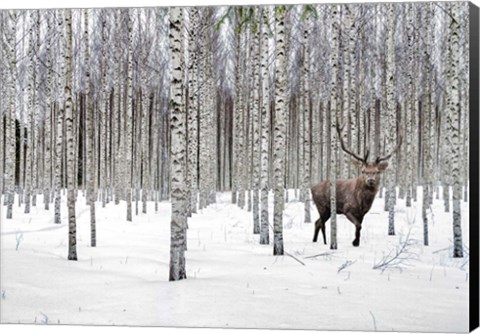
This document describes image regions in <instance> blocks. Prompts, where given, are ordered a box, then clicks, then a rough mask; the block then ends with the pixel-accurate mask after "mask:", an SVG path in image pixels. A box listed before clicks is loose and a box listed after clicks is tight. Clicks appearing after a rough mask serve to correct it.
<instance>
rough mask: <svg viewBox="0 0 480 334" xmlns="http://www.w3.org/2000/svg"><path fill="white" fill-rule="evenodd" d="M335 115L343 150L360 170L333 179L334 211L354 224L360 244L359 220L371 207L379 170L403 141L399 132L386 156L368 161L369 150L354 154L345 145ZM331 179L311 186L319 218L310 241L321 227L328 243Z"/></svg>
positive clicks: (360, 221) (361, 220)
mask: <svg viewBox="0 0 480 334" xmlns="http://www.w3.org/2000/svg"><path fill="white" fill-rule="evenodd" d="M338 124H339V122H338V119H337V133H338V138H339V140H340V145H341V147H342V150H343V151H344V152H345V153H347V154H349V155H350V156H352V157H353V159H354V160H353V163H354V164H355V165H356V166H357V167H359V168H360V169H361V174H360V175H359V176H358V177H357V178H354V179H348V180H337V181H336V186H337V187H336V194H335V200H336V207H337V209H336V213H337V214H343V215H345V216H346V217H347V219H348V220H350V221H351V222H352V223H353V224H354V225H355V239H354V240H353V243H352V244H353V246H355V247H357V246H359V245H360V231H361V230H362V222H363V217H364V216H365V214H366V213H367V212H368V211H369V210H370V208H371V207H372V203H373V200H374V199H375V196H376V194H377V192H378V182H379V180H380V173H382V172H383V171H385V169H386V168H387V167H388V162H387V161H386V160H388V159H390V157H391V156H392V155H393V154H394V153H395V152H396V151H397V150H398V149H399V148H400V145H401V144H402V136H400V138H399V141H398V143H397V146H396V147H395V148H394V149H393V151H392V152H390V153H389V154H387V155H385V156H379V157H377V158H376V159H375V160H374V161H373V162H368V153H369V152H368V150H367V152H366V153H365V156H364V157H361V156H359V155H358V154H355V153H354V152H352V151H351V150H350V149H348V148H347V147H346V146H345V143H344V142H343V139H342V129H343V126H341V127H339V126H338ZM330 185H331V182H330V181H323V182H320V183H319V184H317V185H316V186H314V187H313V188H312V189H311V191H312V198H313V201H314V203H315V206H316V207H317V210H318V213H319V215H320V218H318V220H317V221H316V222H315V232H314V234H313V242H317V239H318V233H319V232H320V230H321V231H322V235H323V242H324V243H325V244H327V238H326V236H325V223H326V222H327V220H328V219H330V214H331V210H330V203H331V198H330Z"/></svg>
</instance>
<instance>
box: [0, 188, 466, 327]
mask: <svg viewBox="0 0 480 334" xmlns="http://www.w3.org/2000/svg"><path fill="white" fill-rule="evenodd" d="M292 194H293V192H292ZM418 194H419V196H421V194H422V192H421V189H419V191H418ZM230 198H231V195H230V194H229V193H219V194H218V195H217V204H215V205H212V206H210V207H208V208H207V209H204V210H202V211H201V212H199V213H198V214H195V215H194V216H193V218H192V219H190V220H189V230H188V251H187V252H186V259H187V275H188V279H187V280H183V281H179V282H168V262H169V237H170V236H169V233H170V205H169V203H168V202H163V203H160V205H159V211H158V212H157V213H155V212H154V206H153V203H149V206H148V214H139V215H138V216H134V218H133V222H130V223H128V222H126V221H125V216H126V207H125V203H121V204H120V205H118V206H115V205H114V204H113V203H111V204H109V205H107V208H105V209H102V208H101V205H97V247H96V248H92V247H90V246H89V233H90V230H89V213H88V208H87V206H86V205H85V200H84V198H79V200H78V202H77V219H78V220H77V224H78V245H77V250H78V256H79V260H78V261H76V262H73V261H67V260H66V257H67V230H68V227H67V224H66V223H65V221H66V220H65V219H66V205H65V203H62V210H63V211H62V214H63V221H64V223H63V224H61V225H54V224H53V210H51V211H45V210H44V209H43V205H42V198H41V197H39V198H38V199H37V201H38V204H39V205H38V206H37V207H33V208H32V213H31V214H30V215H24V214H23V207H22V208H18V205H15V210H14V219H13V220H6V219H5V210H4V209H3V210H2V220H1V284H2V286H1V296H0V301H1V319H0V320H1V322H2V323H37V324H44V323H47V324H101V325H113V324H115V325H143V326H186V327H192V326H193V327H196V326H201V327H239V328H276V329H318V330H330V329H337V330H338V329H340V330H366V331H375V330H378V331H418V332H420V331H428V332H433V331H440V332H466V331H468V295H469V291H468V285H469V276H468V262H467V261H468V257H465V258H463V259H453V258H452V256H451V254H452V250H451V246H452V225H451V213H444V212H443V202H442V201H441V200H434V203H433V206H432V209H433V210H432V212H433V215H432V213H430V214H429V218H432V219H431V222H430V223H429V230H430V246H428V247H425V246H423V227H422V220H421V206H420V203H421V201H420V200H421V197H419V201H418V202H416V203H415V202H414V206H413V207H412V208H406V207H405V202H404V200H398V202H397V209H396V231H397V235H396V236H387V221H388V213H387V212H384V211H383V206H384V203H383V199H380V198H377V199H376V200H375V202H374V205H373V207H372V209H371V211H370V212H369V213H368V214H367V215H366V217H365V219H364V223H363V229H362V237H361V245H360V247H358V248H356V247H353V246H352V244H351V242H352V240H353V238H354V226H353V225H352V224H351V223H350V222H348V221H347V220H346V218H344V216H340V217H339V220H338V245H339V249H338V250H336V251H331V250H330V249H329V246H328V245H324V244H323V242H319V243H312V241H311V240H312V235H313V225H314V224H313V223H310V224H305V223H304V222H303V210H304V209H303V204H302V203H300V202H298V201H296V200H291V201H290V202H289V203H287V204H286V206H285V212H284V242H285V250H286V252H287V253H288V254H287V255H285V256H280V257H275V256H273V255H272V246H271V245H259V243H258V239H259V238H258V236H257V235H253V233H252V231H253V228H252V219H251V215H252V214H251V213H250V212H247V211H246V210H241V209H239V208H238V207H237V206H235V205H232V204H230ZM290 198H293V195H291V196H290ZM64 200H65V199H64ZM272 212H273V203H272V201H271V207H270V213H272ZM312 218H313V220H316V219H317V218H318V214H317V212H316V210H315V208H313V206H312ZM468 219H469V215H468V205H467V203H463V202H462V220H463V226H462V229H463V237H464V243H465V245H466V247H468V232H469V231H468ZM409 231H410V241H411V242H412V245H411V248H410V249H409V251H410V254H411V255H412V256H413V257H415V259H412V260H410V261H407V262H404V263H403V264H404V265H405V266H403V270H398V269H387V270H385V271H383V272H382V271H381V270H374V269H372V268H373V266H374V265H375V264H378V263H379V262H380V261H381V260H382V258H383V257H384V256H385V255H386V254H388V253H389V252H390V251H392V250H395V248H396V247H398V245H399V240H405V238H406V236H407V235H408V233H409ZM329 233H330V224H329V223H327V238H328V239H329ZM270 238H271V239H270V240H271V241H272V240H273V239H272V238H273V237H272V235H271V236H270ZM320 239H321V238H320ZM342 267H345V268H344V269H341V270H340V268H342Z"/></svg>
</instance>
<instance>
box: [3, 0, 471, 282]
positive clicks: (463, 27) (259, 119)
mask: <svg viewBox="0 0 480 334" xmlns="http://www.w3.org/2000/svg"><path fill="white" fill-rule="evenodd" d="M0 32H1V33H0V38H1V43H2V47H1V48H0V73H1V74H0V76H1V78H2V80H0V116H1V117H0V176H2V177H0V190H1V194H2V203H1V206H0V207H1V208H2V209H1V220H2V224H4V223H7V222H8V221H10V220H11V222H12V226H14V224H15V220H16V219H19V217H24V216H25V215H26V216H25V217H28V219H29V220H30V221H31V222H32V224H33V223H34V222H35V219H36V217H37V216H36V214H32V213H31V212H37V211H33V209H34V208H35V209H36V210H38V208H39V207H40V208H41V210H43V211H45V212H48V215H49V216H50V217H51V224H52V226H53V225H57V224H58V225H66V226H68V228H65V234H64V237H65V250H64V259H65V260H66V259H68V260H72V261H75V260H77V261H78V260H79V259H81V258H82V252H81V250H80V248H79V247H80V246H82V247H83V246H88V247H96V248H98V252H99V253H101V252H102V250H101V249H102V247H103V245H104V244H105V241H106V240H108V238H110V236H109V235H105V234H102V233H101V229H100V228H101V225H102V224H104V221H102V220H101V219H97V218H98V217H100V215H101V212H102V210H103V211H105V210H122V216H123V217H124V218H123V219H124V221H126V222H128V223H131V224H135V223H136V221H137V223H138V219H139V217H140V216H142V215H143V216H145V215H147V216H148V217H149V219H150V220H151V221H152V222H153V221H154V222H155V223H154V224H161V225H168V226H169V230H170V246H169V247H170V258H169V259H163V260H165V261H168V263H169V276H168V279H169V280H170V281H178V280H181V279H185V278H187V272H188V260H189V249H190V246H191V245H190V243H187V240H190V239H189V231H190V229H191V228H192V226H194V224H195V223H194V221H193V220H192V217H196V216H199V215H202V214H203V213H204V212H205V210H206V209H207V208H209V207H212V206H215V205H216V203H217V201H218V198H219V196H220V195H221V194H228V196H229V202H230V203H231V204H234V205H236V206H237V207H239V208H240V209H242V210H243V211H244V212H248V215H249V223H248V224H250V225H249V226H250V227H249V229H250V232H249V233H251V234H252V235H256V236H255V239H254V240H255V242H256V243H257V244H258V245H263V246H262V247H271V254H273V255H275V256H281V255H290V256H292V257H295V258H297V259H298V256H297V255H295V254H290V253H288V249H289V244H288V243H289V239H288V238H285V237H284V229H285V228H286V224H287V223H288V221H287V220H286V218H285V208H286V205H287V204H288V203H291V202H292V201H294V202H298V203H301V205H302V208H303V209H302V210H301V211H300V212H299V215H301V218H299V219H301V220H302V223H304V224H309V227H308V228H309V229H311V232H312V233H313V230H314V222H315V219H316V218H314V215H316V214H317V212H316V210H315V205H314V203H313V200H312V194H311V191H310V189H311V187H312V186H314V185H315V184H317V183H319V182H320V181H323V180H331V181H334V180H337V179H349V178H356V177H357V176H358V175H359V173H360V170H359V169H358V168H357V167H356V166H355V165H354V164H352V163H351V161H350V160H351V159H350V157H349V155H348V154H346V153H345V152H344V151H343V150H342V149H341V147H340V142H339V138H338V133H337V131H336V128H337V125H338V124H337V123H338V122H340V123H341V124H343V126H344V130H343V132H342V133H341V135H342V136H343V138H342V140H343V142H344V143H345V145H347V146H348V147H349V148H350V149H351V150H352V151H353V152H355V154H358V155H360V156H362V157H363V156H365V155H366V154H367V152H369V154H370V159H374V158H375V157H379V156H382V155H385V154H387V153H388V152H390V151H392V150H393V149H394V148H395V147H396V146H397V144H399V141H401V140H403V143H401V145H400V146H399V149H398V151H396V153H395V154H394V155H392V157H391V158H390V160H389V167H388V169H387V170H386V171H385V173H383V174H382V177H381V183H380V187H379V192H378V195H377V199H376V200H375V201H382V203H383V201H384V203H385V204H384V207H383V210H385V211H386V212H388V219H386V220H385V221H382V222H381V223H382V224H383V225H382V226H384V237H383V238H388V237H389V235H390V236H392V235H396V233H397V231H396V228H395V227H396V224H398V219H397V218H396V217H397V216H398V214H399V210H404V209H405V208H409V207H412V206H416V208H417V210H419V212H420V211H421V217H422V221H421V222H417V224H420V225H419V226H421V230H422V234H421V235H422V240H421V243H422V245H421V246H422V247H425V248H428V247H429V244H430V243H431V240H430V238H429V236H430V234H429V232H430V229H431V228H432V226H436V225H435V224H439V223H438V222H435V216H436V215H437V212H436V211H435V210H433V209H432V203H433V202H434V201H442V202H443V208H442V209H441V210H440V211H439V212H443V213H444V212H448V217H449V222H448V224H449V230H450V231H451V232H450V233H448V234H445V235H443V236H442V240H443V241H444V242H445V244H446V246H448V247H449V252H450V256H451V257H453V258H462V257H466V256H468V254H467V253H466V252H468V247H466V246H465V241H466V240H465V238H463V239H462V233H463V232H465V231H462V226H461V221H462V216H464V215H465V214H468V212H465V210H463V211H462V209H461V204H462V202H467V201H468V200H469V167H468V166H469V163H468V161H469V160H468V159H469V150H470V148H469V91H470V90H469V89H470V88H469V7H468V3H466V2H431V3H430V2H428V3H407V2H406V3H375V4H336V5H335V4H333V5H327V4H318V5H292V6H284V5H282V6H232V7H225V6H224V7H221V6H219V7H170V8H160V7H158V8H118V9H114V8H109V9H105V8H95V9H51V10H50V9H41V10H2V11H0ZM400 138H402V139H400ZM288 190H291V191H288ZM332 190H333V191H332V199H331V200H332V204H335V194H336V190H335V182H332ZM269 196H272V198H273V206H269ZM162 202H168V203H169V205H171V215H164V214H160V213H159V212H158V207H159V205H161V203H162ZM79 205H86V206H87V207H88V211H87V212H86V213H85V215H88V222H89V223H88V224H89V231H90V232H89V238H88V239H89V240H85V238H83V239H79V238H78V237H77V229H78V228H79V226H78V219H79V217H80V213H81V212H80V211H79V210H78V207H79ZM82 213H83V211H82ZM317 216H318V215H317ZM382 217H383V216H382ZM369 219H371V220H370V221H369V222H367V223H366V224H369V223H370V222H371V221H374V220H375V219H378V218H377V217H374V215H372V216H370V218H368V216H367V217H366V218H365V220H366V221H367V220H369ZM338 220H339V217H337V215H336V213H335V206H333V205H332V216H331V218H330V222H329V224H328V228H329V229H330V228H331V234H330V233H328V239H329V243H331V245H330V247H329V246H323V245H321V244H315V247H318V248H319V249H320V248H321V247H325V248H326V249H329V248H331V249H332V251H333V252H335V249H336V248H338V250H341V248H347V247H352V246H351V245H350V244H346V243H341V242H338V243H337V231H338V230H341V229H344V228H345V227H344V226H347V225H346V223H345V224H337V222H338ZM152 224H153V223H152ZM337 225H338V226H337ZM349 228H350V227H349ZM433 228H434V227H433ZM67 231H68V232H67ZM309 231H310V230H309ZM309 233H310V232H309ZM225 235H226V234H225ZM225 238H226V236H225ZM17 242H18V241H17ZM134 242H135V241H134ZM134 242H132V243H134ZM305 242H311V238H310V237H309V238H308V239H306V240H305ZM140 244H141V241H138V245H140ZM67 245H68V247H67ZM265 245H268V246H265ZM20 247H21V246H20ZM259 247H260V246H259ZM361 247H362V246H360V248H361ZM18 248H19V246H18V244H17V249H18ZM232 261H235V260H234V259H232ZM298 261H300V262H302V261H301V260H300V259H298ZM125 262H126V261H125ZM299 265H300V264H299ZM189 278H190V276H189Z"/></svg>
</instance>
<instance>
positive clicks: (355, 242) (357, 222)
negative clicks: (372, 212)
mask: <svg viewBox="0 0 480 334" xmlns="http://www.w3.org/2000/svg"><path fill="white" fill-rule="evenodd" d="M345 216H347V218H348V220H350V221H351V222H352V223H353V225H355V239H353V242H352V245H353V246H354V247H358V246H360V231H361V230H362V220H359V219H357V218H356V217H355V216H354V215H353V214H351V213H350V212H348V213H346V214H345Z"/></svg>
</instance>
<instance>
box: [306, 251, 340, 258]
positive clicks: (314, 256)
mask: <svg viewBox="0 0 480 334" xmlns="http://www.w3.org/2000/svg"><path fill="white" fill-rule="evenodd" d="M332 254H333V253H332V252H324V253H320V254H317V255H311V256H306V257H304V259H313V258H316V257H320V256H329V255H332Z"/></svg>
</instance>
